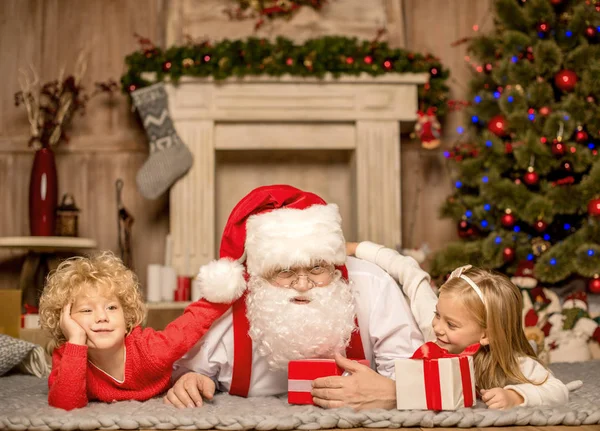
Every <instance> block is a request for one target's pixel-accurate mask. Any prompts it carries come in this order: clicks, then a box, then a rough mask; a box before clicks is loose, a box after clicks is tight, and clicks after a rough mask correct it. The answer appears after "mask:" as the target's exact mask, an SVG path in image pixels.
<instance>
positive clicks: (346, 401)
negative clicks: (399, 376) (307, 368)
mask: <svg viewBox="0 0 600 431" xmlns="http://www.w3.org/2000/svg"><path fill="white" fill-rule="evenodd" d="M335 362H336V363H337V364H338V365H339V366H340V367H341V368H343V369H344V370H346V371H348V372H350V373H351V375H350V376H331V377H321V378H318V379H315V380H314V381H313V389H312V391H311V394H312V396H313V401H314V403H315V404H316V405H318V406H320V407H324V408H328V409H329V408H336V407H352V408H353V409H354V410H362V409H372V408H383V409H392V408H395V407H396V384H395V382H394V381H393V380H391V379H388V378H387V377H383V376H381V375H379V374H377V373H376V372H375V371H373V370H372V369H371V368H369V367H367V366H366V365H362V364H360V363H358V362H356V361H352V360H350V359H346V358H344V357H343V356H342V355H339V354H336V355H335Z"/></svg>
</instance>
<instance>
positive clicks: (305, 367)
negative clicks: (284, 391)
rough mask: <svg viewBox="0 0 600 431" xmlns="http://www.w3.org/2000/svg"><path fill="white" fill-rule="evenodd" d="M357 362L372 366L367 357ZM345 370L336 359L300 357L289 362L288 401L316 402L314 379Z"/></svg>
mask: <svg viewBox="0 0 600 431" xmlns="http://www.w3.org/2000/svg"><path fill="white" fill-rule="evenodd" d="M357 362H359V363H361V364H363V365H366V366H367V367H369V366H370V364H369V361H368V360H366V359H359V360H357ZM343 373H344V370H343V369H342V368H340V367H338V365H337V364H336V363H335V360H334V359H299V360H295V361H290V362H289V364H288V403H290V404H314V403H313V399H312V395H311V393H310V392H311V390H312V381H313V380H314V379H317V378H319V377H328V376H341V375H342V374H343Z"/></svg>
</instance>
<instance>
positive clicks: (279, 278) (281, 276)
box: [267, 265, 335, 287]
mask: <svg viewBox="0 0 600 431" xmlns="http://www.w3.org/2000/svg"><path fill="white" fill-rule="evenodd" d="M298 271H305V272H307V274H298ZM334 272H335V268H334V267H333V265H315V266H313V267H310V268H297V269H296V270H293V269H284V270H282V271H279V272H277V273H275V275H273V276H271V277H269V278H267V280H269V281H270V282H271V283H273V284H276V285H277V286H279V287H294V286H295V285H296V283H298V280H300V277H306V279H307V282H309V283H310V284H311V285H312V287H321V286H326V285H328V284H329V283H331V281H332V280H333V275H334Z"/></svg>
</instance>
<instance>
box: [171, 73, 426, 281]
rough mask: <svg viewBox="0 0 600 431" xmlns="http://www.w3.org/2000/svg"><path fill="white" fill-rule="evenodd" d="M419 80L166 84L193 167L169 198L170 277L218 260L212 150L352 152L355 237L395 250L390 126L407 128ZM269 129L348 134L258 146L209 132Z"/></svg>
mask: <svg viewBox="0 0 600 431" xmlns="http://www.w3.org/2000/svg"><path fill="white" fill-rule="evenodd" d="M427 79H428V74H426V73H422V74H397V75H384V76H380V77H370V76H359V77H346V76H345V77H341V78H338V79H335V78H333V77H326V78H325V79H322V80H319V79H316V78H300V77H290V76H285V77H281V78H272V77H255V78H244V79H228V80H225V81H214V80H212V79H202V78H182V79H181V81H180V82H179V84H178V85H176V86H175V85H170V84H169V85H167V92H168V94H169V109H170V111H171V115H172V117H173V120H174V123H175V127H176V129H177V131H178V133H179V134H180V136H181V138H182V139H183V141H184V142H185V143H186V145H187V146H188V147H189V148H190V150H191V152H192V154H193V156H194V165H193V167H192V168H191V170H190V171H189V172H188V173H187V175H186V176H184V177H183V178H182V179H180V180H179V181H178V182H177V183H176V184H175V185H174V186H173V188H172V189H171V194H170V199H171V201H170V231H171V238H172V241H173V243H172V246H173V249H172V252H173V255H172V264H173V266H175V268H176V269H177V271H178V273H181V274H186V273H187V274H188V275H194V274H195V273H196V272H197V270H198V268H199V267H200V266H201V265H203V264H206V263H208V262H209V261H211V260H213V259H215V258H217V257H218V256H215V251H216V243H215V242H216V241H220V237H219V238H217V232H216V220H215V219H216V217H215V215H216V207H215V202H216V196H215V193H216V191H215V171H216V169H217V166H216V161H215V160H216V157H215V153H216V151H219V150H249V149H261V150H270V149H278V150H281V149H285V150H298V151H302V150H315V149H320V150H326V149H335V150H347V151H352V152H353V153H354V155H353V160H354V163H352V167H351V169H353V170H354V172H353V173H352V175H353V183H354V184H355V190H353V193H354V199H353V201H354V202H355V204H356V208H355V209H353V211H355V212H354V214H355V218H356V223H355V224H356V231H357V232H356V238H357V239H358V240H366V239H368V240H371V241H375V242H378V243H381V244H385V245H387V246H389V247H396V246H398V245H399V244H400V243H401V238H402V236H401V188H400V186H401V183H400V127H399V126H400V125H399V123H400V122H414V121H415V120H416V117H417V115H416V112H417V109H418V103H417V85H418V84H424V83H425V82H427ZM278 123H279V127H281V125H282V124H286V125H289V124H290V123H302V124H304V125H306V124H308V125H309V126H310V124H311V123H314V124H315V126H316V125H319V126H322V125H331V127H333V129H332V132H331V133H335V130H336V129H335V127H336V126H338V127H339V125H342V124H343V125H345V126H348V125H350V126H351V127H352V128H353V129H352V130H351V132H353V136H351V138H352V139H348V140H347V141H346V140H341V141H340V139H331V140H329V139H327V137H320V138H319V139H315V140H314V141H311V140H306V139H301V138H299V139H298V140H297V141H295V140H294V139H293V137H292V138H291V139H285V142H277V141H274V140H272V139H271V140H266V141H268V142H265V141H262V142H258V141H256V140H255V141H253V140H249V139H244V137H243V136H240V137H239V139H216V133H215V126H216V125H222V124H231V125H235V124H246V125H247V124H257V125H261V124H262V125H263V126H264V125H266V127H268V126H269V125H272V126H273V127H276V126H277V125H278ZM231 130H232V132H231V133H229V138H232V137H234V135H235V133H236V132H235V130H236V129H235V128H232V129H231ZM291 130H294V129H293V128H291ZM318 130H327V128H320V129H318ZM319 133H320V132H319ZM288 138H289V137H288ZM329 142H331V144H330V146H331V147H329V144H328V143H329ZM218 234H219V235H220V234H221V232H219V233H218Z"/></svg>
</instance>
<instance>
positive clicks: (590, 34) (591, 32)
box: [585, 25, 598, 41]
mask: <svg viewBox="0 0 600 431" xmlns="http://www.w3.org/2000/svg"><path fill="white" fill-rule="evenodd" d="M597 35H598V30H597V29H596V27H594V26H593V25H588V26H587V27H586V29H585V37H586V38H587V39H588V40H590V41H592V40H594V39H595V38H596V36H597Z"/></svg>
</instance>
